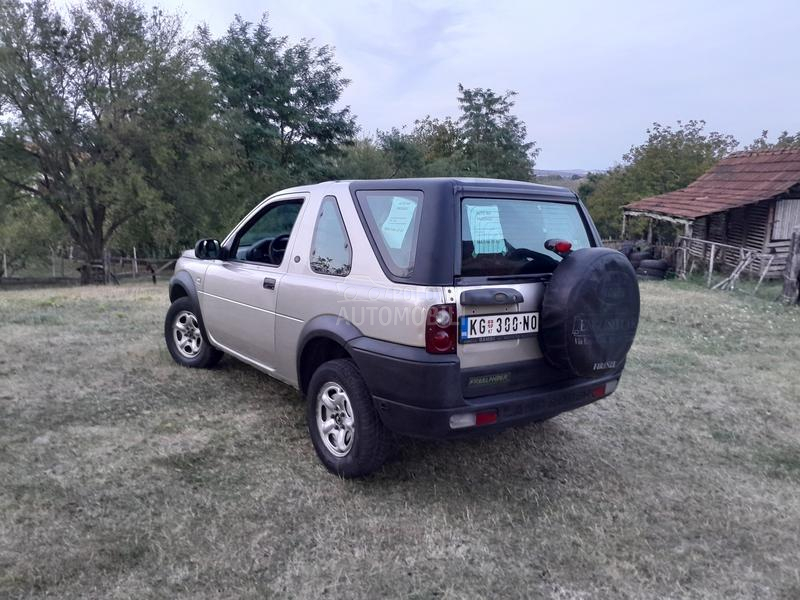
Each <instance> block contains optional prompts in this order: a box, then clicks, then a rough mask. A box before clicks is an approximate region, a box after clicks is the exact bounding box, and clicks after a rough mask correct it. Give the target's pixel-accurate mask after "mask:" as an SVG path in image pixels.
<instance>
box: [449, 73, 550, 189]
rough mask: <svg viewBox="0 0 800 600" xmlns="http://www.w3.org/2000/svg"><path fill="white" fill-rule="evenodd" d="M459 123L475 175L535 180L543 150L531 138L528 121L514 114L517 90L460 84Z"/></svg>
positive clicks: (466, 162) (465, 153) (465, 151)
mask: <svg viewBox="0 0 800 600" xmlns="http://www.w3.org/2000/svg"><path fill="white" fill-rule="evenodd" d="M458 92H459V94H460V96H459V98H458V103H459V105H460V107H461V117H460V118H459V124H460V127H461V138H462V147H463V153H464V159H465V166H466V169H467V170H468V172H469V174H470V175H472V176H473V177H500V178H505V179H521V180H528V181H532V180H533V167H534V164H535V161H536V156H537V155H538V153H539V150H538V148H536V144H535V143H534V142H528V141H527V129H526V127H525V123H523V122H522V120H520V119H519V118H518V117H517V116H515V115H512V114H511V109H512V108H513V107H514V102H513V100H512V98H513V97H514V96H516V92H511V91H509V92H506V93H505V94H503V95H499V94H496V93H495V92H493V91H492V90H491V89H483V88H474V89H468V88H465V87H464V86H463V85H461V84H459V86H458Z"/></svg>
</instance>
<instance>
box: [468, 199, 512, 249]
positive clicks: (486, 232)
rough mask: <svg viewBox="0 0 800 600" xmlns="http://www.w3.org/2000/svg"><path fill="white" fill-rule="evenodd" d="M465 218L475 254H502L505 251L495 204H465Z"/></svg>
mask: <svg viewBox="0 0 800 600" xmlns="http://www.w3.org/2000/svg"><path fill="white" fill-rule="evenodd" d="M467 220H468V221H469V230H470V232H471V233H472V244H473V246H474V247H475V254H502V253H503V252H505V251H506V241H505V236H504V235H503V226H502V225H501V224H500V211H498V210H497V206H467Z"/></svg>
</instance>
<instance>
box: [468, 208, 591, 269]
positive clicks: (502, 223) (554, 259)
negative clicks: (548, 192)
mask: <svg viewBox="0 0 800 600" xmlns="http://www.w3.org/2000/svg"><path fill="white" fill-rule="evenodd" d="M549 239H562V240H567V241H569V242H571V243H572V248H573V249H574V250H577V249H579V248H588V247H589V246H591V243H590V241H589V234H588V232H587V231H586V225H585V223H584V222H583V219H582V218H581V215H580V213H579V212H578V206H577V205H575V204H566V203H559V202H545V201H535V200H511V199H499V198H464V199H463V200H462V201H461V275H462V276H471V275H477V276H491V275H515V274H536V273H551V272H552V271H553V269H555V268H556V266H557V265H558V263H559V262H560V261H561V257H560V256H559V255H558V254H556V253H555V252H551V251H549V250H547V249H546V248H545V247H544V243H545V241H546V240H549Z"/></svg>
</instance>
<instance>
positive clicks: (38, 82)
mask: <svg viewBox="0 0 800 600" xmlns="http://www.w3.org/2000/svg"><path fill="white" fill-rule="evenodd" d="M0 105H2V110H3V113H4V114H5V116H6V119H5V121H4V122H3V125H2V130H1V131H0V148H2V151H0V172H2V175H1V176H2V178H3V179H4V181H5V182H6V183H7V184H9V185H11V186H13V187H14V188H16V189H18V190H21V191H23V192H25V193H27V194H28V195H30V196H31V197H33V198H37V199H38V200H39V201H40V202H42V203H43V205H44V206H46V207H48V208H49V209H50V210H52V211H53V213H54V214H55V215H56V216H57V217H58V219H59V220H60V221H61V222H62V223H63V224H64V226H65V228H66V229H67V231H68V232H69V234H70V236H71V237H72V239H73V240H74V241H75V242H76V244H77V245H78V246H79V247H80V248H82V249H83V251H84V252H85V254H86V257H87V259H89V260H92V259H100V258H101V257H102V256H103V253H104V251H105V249H106V247H107V245H108V243H109V240H110V239H112V238H113V237H114V235H115V234H117V233H118V232H119V231H120V230H121V229H122V228H125V227H127V228H131V227H133V226H134V225H135V224H137V223H138V224H139V225H142V224H144V223H153V222H159V221H161V222H164V220H165V219H166V218H167V217H168V216H169V215H170V214H172V211H173V210H174V208H175V207H180V206H181V204H182V203H186V202H188V201H189V200H190V199H191V202H192V203H193V205H194V202H195V200H196V195H197V194H199V195H200V196H201V197H202V196H203V194H204V193H208V192H206V191H205V190H206V189H208V187H207V186H204V185H203V183H205V182H206V181H207V174H208V173H212V174H213V173H217V172H219V169H216V168H210V165H211V163H215V161H214V160H213V157H211V159H209V158H208V157H206V156H203V152H204V150H203V148H204V146H203V145H202V144H198V140H205V139H206V138H205V137H204V136H205V134H204V133H203V131H204V130H203V127H204V126H205V124H206V123H207V122H208V121H209V116H210V115H211V110H212V108H213V103H212V99H211V96H210V89H209V87H208V85H207V84H205V83H204V79H203V74H202V72H201V71H200V69H199V67H198V61H197V56H196V52H195V51H194V47H193V45H192V43H191V41H190V40H188V39H186V38H185V37H184V36H183V35H182V33H181V24H180V21H179V20H178V19H176V18H174V17H167V16H165V15H164V14H163V13H161V11H158V10H154V11H153V12H152V13H150V14H146V13H144V12H143V11H142V10H141V8H140V7H139V6H138V5H137V4H135V3H133V2H124V1H123V2H113V1H112V0H89V1H88V2H87V3H86V4H85V5H75V6H73V7H71V8H70V9H69V11H68V13H67V14H62V13H60V12H59V11H57V10H56V9H54V8H53V6H52V4H51V3H50V2H48V1H47V0H30V1H29V2H21V1H19V0H11V1H7V2H4V3H3V4H2V5H0ZM190 155H191V157H192V158H191V160H186V157H188V156H190ZM10 173H32V174H33V175H32V176H30V177H26V178H20V177H16V176H14V175H9V174H10ZM187 182H192V184H193V185H190V186H188V187H187V186H186V183H187ZM190 195H191V196H190Z"/></svg>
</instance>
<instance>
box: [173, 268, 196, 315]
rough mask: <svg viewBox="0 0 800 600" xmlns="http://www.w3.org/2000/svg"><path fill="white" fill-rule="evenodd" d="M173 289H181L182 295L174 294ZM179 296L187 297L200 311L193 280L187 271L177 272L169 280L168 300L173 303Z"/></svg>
mask: <svg viewBox="0 0 800 600" xmlns="http://www.w3.org/2000/svg"><path fill="white" fill-rule="evenodd" d="M175 288H181V289H182V290H183V291H184V293H183V294H177V295H176V294H175ZM180 296H189V298H191V300H192V302H193V303H194V305H195V306H197V307H198V310H200V301H199V298H198V297H197V288H196V287H195V284H194V280H193V279H192V276H191V275H190V274H189V272H188V271H178V272H177V273H175V275H173V276H172V277H170V280H169V300H170V302H174V301H175V300H176V299H177V298H180Z"/></svg>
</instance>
